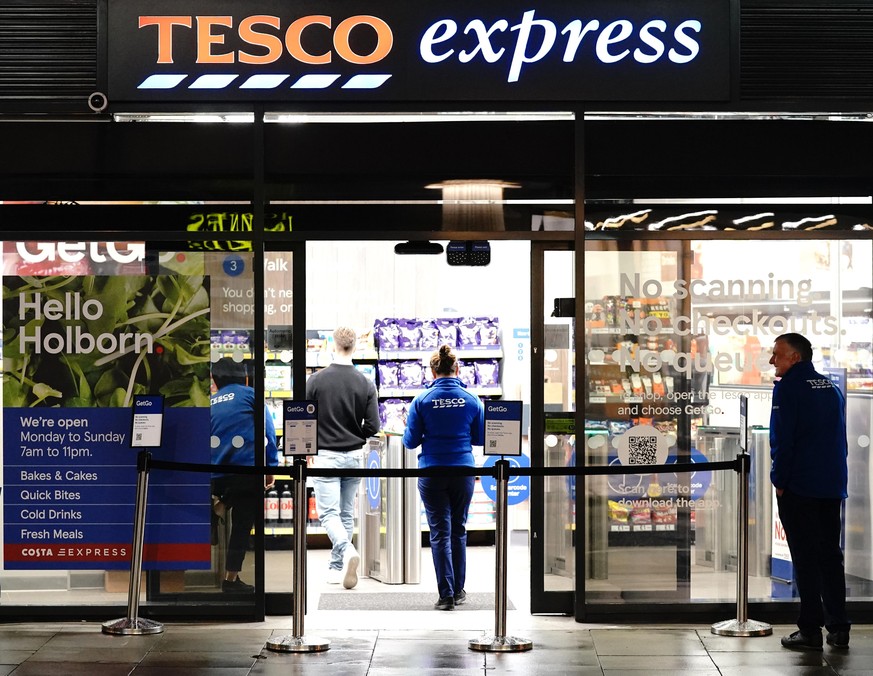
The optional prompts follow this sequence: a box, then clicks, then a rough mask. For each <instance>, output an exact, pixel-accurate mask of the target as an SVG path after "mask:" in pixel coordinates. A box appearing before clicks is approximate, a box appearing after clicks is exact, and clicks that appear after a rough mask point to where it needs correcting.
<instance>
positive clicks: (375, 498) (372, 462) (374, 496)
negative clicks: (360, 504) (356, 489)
mask: <svg viewBox="0 0 873 676" xmlns="http://www.w3.org/2000/svg"><path fill="white" fill-rule="evenodd" d="M381 468H382V457H381V456H380V454H379V451H376V450H372V451H370V452H369V453H368V454H367V469H381ZM367 504H369V505H370V509H372V510H377V509H379V506H380V505H381V504H382V481H381V479H380V478H379V477H377V476H368V477H367Z"/></svg>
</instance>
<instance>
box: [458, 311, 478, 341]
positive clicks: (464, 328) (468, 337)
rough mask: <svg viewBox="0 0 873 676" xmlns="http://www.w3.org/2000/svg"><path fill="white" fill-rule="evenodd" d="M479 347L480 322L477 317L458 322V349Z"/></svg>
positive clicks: (465, 318)
mask: <svg viewBox="0 0 873 676" xmlns="http://www.w3.org/2000/svg"><path fill="white" fill-rule="evenodd" d="M477 345H479V321H478V320H477V319H476V318H475V317H464V318H463V319H462V320H461V321H460V322H458V347H475V346H477Z"/></svg>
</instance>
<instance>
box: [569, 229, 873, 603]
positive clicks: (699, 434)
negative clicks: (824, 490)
mask: <svg viewBox="0 0 873 676" xmlns="http://www.w3.org/2000/svg"><path fill="white" fill-rule="evenodd" d="M626 249H632V250H626ZM871 267H873V243H871V242H870V241H869V240H828V239H820V240H810V239H804V240H792V241H771V240H768V241H750V240H733V241H722V240H704V239H701V240H681V241H680V240H676V241H666V240H647V241H643V242H635V243H634V246H633V247H624V246H621V247H620V246H619V245H618V244H617V243H615V242H608V241H589V242H588V243H587V244H586V253H585V282H586V296H585V332H586V333H585V335H586V355H585V368H586V374H587V382H586V385H585V388H584V389H585V391H584V396H585V418H586V440H585V443H586V459H587V462H588V463H589V464H602V463H609V464H620V465H628V464H630V465H633V464H658V463H663V462H667V463H670V462H674V461H680V462H685V461H688V460H690V461H692V462H694V461H698V462H702V461H707V460H708V461H719V460H732V459H733V458H734V457H735V456H736V453H737V452H738V448H739V447H738V442H739V424H740V411H739V398H740V396H741V395H745V396H746V397H747V398H748V401H749V411H748V423H749V425H750V426H751V435H750V443H749V446H750V448H749V452H750V454H751V455H752V474H751V488H750V514H749V542H750V551H751V552H752V554H751V555H750V581H749V590H750V591H749V593H750V600H752V601H755V600H768V599H770V598H783V597H786V598H791V596H792V591H791V585H790V581H789V582H786V581H785V580H784V579H783V577H784V576H783V577H780V575H781V572H780V571H781V570H782V569H781V567H780V565H779V563H778V561H780V560H784V558H785V557H786V556H787V548H786V547H785V544H784V539H781V540H780V537H781V530H780V528H779V524H778V523H775V524H774V509H773V504H775V503H774V501H772V499H771V493H772V487H771V485H770V483H769V446H768V437H767V424H768V422H769V415H770V402H771V392H772V383H773V375H772V374H773V372H772V368H771V367H770V366H769V364H768V361H769V358H770V352H771V349H772V344H773V341H774V339H775V338H776V336H778V335H780V334H782V333H786V332H792V331H795V332H799V333H803V334H804V335H806V336H807V337H808V338H809V339H810V340H811V342H812V344H813V347H814V348H815V352H814V361H815V364H816V367H817V368H819V369H820V370H823V371H824V372H825V373H828V374H829V375H831V377H832V378H833V379H834V380H835V382H837V383H838V384H839V385H840V386H842V387H843V388H844V389H845V390H846V392H847V394H848V405H847V408H848V416H847V418H848V436H849V458H850V476H851V477H853V479H852V485H850V488H849V492H850V499H849V500H848V501H847V503H846V547H845V549H846V570H847V574H848V576H849V579H850V580H851V584H850V590H849V595H850V598H865V597H868V596H869V595H870V581H871V580H873V569H871V566H870V558H869V551H870V545H871V541H870V532H871V527H873V512H871V509H870V498H869V477H870V476H871V468H870V467H869V463H868V460H867V458H868V456H869V452H870V429H871V417H873V416H871V409H873V403H871V402H873V387H871V385H873V383H871V374H873V357H871V349H873V317H871V306H873V292H871V288H873V270H871ZM580 396H581V395H580ZM604 449H605V453H604ZM736 491H737V487H736V477H735V475H734V474H733V472H725V473H715V474H713V473H710V472H697V473H694V474H693V475H690V476H683V475H670V476H664V475H660V476H659V475H655V474H651V473H649V474H646V473H640V474H627V475H616V476H610V477H607V478H605V479H604V478H598V477H594V478H591V479H590V480H589V481H588V482H587V485H586V498H587V499H588V500H589V504H594V505H595V508H594V509H595V512H596V513H597V514H599V515H600V516H599V517H596V518H594V519H593V520H589V523H588V524H587V528H588V538H589V539H593V540H594V541H597V539H598V532H597V528H599V527H602V526H603V525H604V524H605V530H606V536H605V537H600V542H601V543H602V545H603V547H602V548H603V550H604V552H605V554H604V555H603V556H601V557H600V558H599V559H598V558H597V557H594V559H592V560H589V562H588V563H589V565H588V566H587V573H586V577H587V580H586V590H587V591H586V593H587V598H589V599H595V600H597V599H600V600H604V601H606V602H610V601H617V600H618V599H621V598H628V594H642V595H643V597H644V598H651V599H653V600H662V601H668V600H675V599H677V598H680V599H682V598H685V599H690V600H693V601H711V602H724V601H731V600H732V599H733V595H734V594H735V587H734V579H735V571H736V565H737V553H736V539H737V533H736V530H737V525H736ZM641 557H644V559H645V561H646V565H645V566H641V565H638V564H639V562H640V561H641V560H643V559H642V558H641Z"/></svg>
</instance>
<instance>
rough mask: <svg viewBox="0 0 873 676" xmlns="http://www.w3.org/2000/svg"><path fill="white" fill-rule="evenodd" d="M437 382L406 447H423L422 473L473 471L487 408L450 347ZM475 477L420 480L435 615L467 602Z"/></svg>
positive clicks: (410, 419)
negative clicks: (463, 378)
mask: <svg viewBox="0 0 873 676" xmlns="http://www.w3.org/2000/svg"><path fill="white" fill-rule="evenodd" d="M430 369H431V372H432V373H433V377H434V379H433V382H432V383H430V384H429V385H428V387H427V389H426V390H425V391H424V392H422V393H421V394H419V395H418V396H416V397H415V399H413V401H412V404H411V405H410V407H409V412H408V414H407V418H406V430H405V431H404V434H403V445H404V446H406V447H407V448H417V447H418V446H421V452H420V453H419V454H418V466H419V467H422V468H424V467H475V466H476V462H475V460H474V459H473V446H481V445H482V444H483V443H484V442H483V437H484V434H485V408H484V407H483V406H482V402H481V401H480V400H479V397H477V396H476V395H474V394H471V393H470V392H468V391H467V390H466V388H465V387H464V384H463V383H462V382H461V380H460V379H459V378H458V359H457V357H455V353H454V352H453V351H452V348H451V347H449V346H448V345H443V346H442V347H440V349H439V350H438V351H437V352H434V354H433V356H432V357H431V358H430ZM475 483H476V478H475V477H474V476H440V477H420V478H419V479H418V492H419V493H420V494H421V501H422V503H423V504H424V509H425V513H426V514H427V523H428V526H429V527H430V550H431V554H432V555H433V565H434V570H435V571H436V578H437V588H438V589H439V595H440V597H439V600H437V602H436V603H435V604H434V608H436V609H437V610H453V609H454V607H455V606H456V605H460V604H461V603H463V602H464V601H465V600H466V598H467V592H466V591H464V583H465V581H466V577H467V526H466V524H467V514H468V512H469V511H470V501H471V500H472V499H473V488H474V486H475Z"/></svg>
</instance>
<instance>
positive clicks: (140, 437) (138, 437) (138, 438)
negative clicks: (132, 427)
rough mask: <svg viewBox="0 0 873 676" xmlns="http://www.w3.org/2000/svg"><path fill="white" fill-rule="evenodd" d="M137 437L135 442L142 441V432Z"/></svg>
mask: <svg viewBox="0 0 873 676" xmlns="http://www.w3.org/2000/svg"><path fill="white" fill-rule="evenodd" d="M135 436H136V439H135V440H134V441H142V432H137V433H136V435H135Z"/></svg>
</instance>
